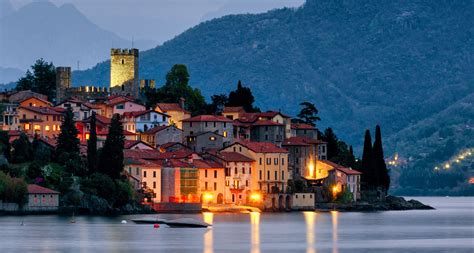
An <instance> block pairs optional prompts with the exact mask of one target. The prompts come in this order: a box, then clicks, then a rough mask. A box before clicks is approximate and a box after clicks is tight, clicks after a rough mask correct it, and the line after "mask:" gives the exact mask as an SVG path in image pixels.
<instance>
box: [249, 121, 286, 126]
mask: <svg viewBox="0 0 474 253" xmlns="http://www.w3.org/2000/svg"><path fill="white" fill-rule="evenodd" d="M252 126H283V124H281V123H278V122H275V121H271V120H257V121H255V122H254V123H253V124H252Z"/></svg>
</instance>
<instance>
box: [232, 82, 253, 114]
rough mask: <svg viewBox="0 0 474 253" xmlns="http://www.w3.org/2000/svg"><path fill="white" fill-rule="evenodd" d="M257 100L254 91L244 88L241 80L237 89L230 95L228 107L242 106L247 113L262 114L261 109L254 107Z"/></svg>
mask: <svg viewBox="0 0 474 253" xmlns="http://www.w3.org/2000/svg"><path fill="white" fill-rule="evenodd" d="M254 102H255V98H254V97H253V95H252V90H250V88H248V87H244V86H243V85H242V82H241V81H240V80H239V82H238V83H237V89H236V90H235V91H231V92H230V93H229V102H228V103H227V106H242V107H243V108H244V110H245V111H246V112H260V109H259V108H257V107H254V106H253V103H254Z"/></svg>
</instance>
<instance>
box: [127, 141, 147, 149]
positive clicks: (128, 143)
mask: <svg viewBox="0 0 474 253" xmlns="http://www.w3.org/2000/svg"><path fill="white" fill-rule="evenodd" d="M140 143H141V144H143V145H145V146H147V147H149V148H151V149H153V147H152V146H150V145H148V144H147V143H145V142H143V141H138V140H137V141H131V140H125V142H124V145H123V147H124V148H125V149H131V148H133V147H134V146H135V145H138V144H140Z"/></svg>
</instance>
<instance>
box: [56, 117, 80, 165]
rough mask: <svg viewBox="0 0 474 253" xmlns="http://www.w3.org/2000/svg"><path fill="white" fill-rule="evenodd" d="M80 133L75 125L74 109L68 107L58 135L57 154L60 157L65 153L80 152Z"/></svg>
mask: <svg viewBox="0 0 474 253" xmlns="http://www.w3.org/2000/svg"><path fill="white" fill-rule="evenodd" d="M78 133H79V131H78V130H77V128H76V126H75V125H74V114H73V113H72V109H71V108H68V109H67V110H66V114H65V115H64V120H63V122H62V124H61V132H60V133H59V136H58V146H57V147H56V155H57V157H58V158H59V157H60V156H61V155H62V154H64V153H69V154H79V139H78V138H77V134H78Z"/></svg>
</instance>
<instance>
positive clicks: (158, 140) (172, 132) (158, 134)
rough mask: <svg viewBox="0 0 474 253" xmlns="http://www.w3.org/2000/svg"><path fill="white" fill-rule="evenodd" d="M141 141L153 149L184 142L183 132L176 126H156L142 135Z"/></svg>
mask: <svg viewBox="0 0 474 253" xmlns="http://www.w3.org/2000/svg"><path fill="white" fill-rule="evenodd" d="M140 138H141V140H143V141H144V142H146V143H148V144H150V145H151V146H153V147H158V146H161V145H163V144H165V143H170V142H179V143H181V142H182V141H183V130H181V129H179V128H177V127H176V126H175V125H169V126H156V127H153V128H151V129H148V130H147V131H145V132H143V133H141V134H140Z"/></svg>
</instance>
